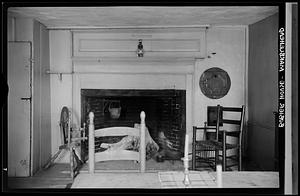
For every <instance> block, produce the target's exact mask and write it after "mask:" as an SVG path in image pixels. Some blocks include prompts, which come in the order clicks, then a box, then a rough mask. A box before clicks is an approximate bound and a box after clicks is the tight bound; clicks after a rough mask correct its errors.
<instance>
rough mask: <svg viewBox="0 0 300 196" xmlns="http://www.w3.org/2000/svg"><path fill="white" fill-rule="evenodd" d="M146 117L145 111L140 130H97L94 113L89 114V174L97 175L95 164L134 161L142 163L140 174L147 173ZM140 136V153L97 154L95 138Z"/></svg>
mask: <svg viewBox="0 0 300 196" xmlns="http://www.w3.org/2000/svg"><path fill="white" fill-rule="evenodd" d="M145 117H146V114H145V112H144V111H142V112H141V113H140V118H141V126H140V129H137V128H133V127H109V128H102V129H97V130H95V127H94V113H93V112H90V113H89V141H88V149H89V150H88V151H89V155H88V157H89V158H88V162H89V163H88V167H89V173H90V174H93V173H95V162H98V161H108V160H134V161H138V162H139V163H140V172H145V166H146V141H145V129H146V125H145ZM125 135H131V136H139V137H140V149H139V152H136V151H131V150H120V149H118V150H105V151H102V152H97V153H95V137H105V136H125Z"/></svg>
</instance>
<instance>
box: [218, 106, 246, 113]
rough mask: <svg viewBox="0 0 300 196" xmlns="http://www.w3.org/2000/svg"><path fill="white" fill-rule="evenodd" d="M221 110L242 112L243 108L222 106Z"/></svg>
mask: <svg viewBox="0 0 300 196" xmlns="http://www.w3.org/2000/svg"><path fill="white" fill-rule="evenodd" d="M222 111H226V112H242V111H243V108H233V107H222Z"/></svg>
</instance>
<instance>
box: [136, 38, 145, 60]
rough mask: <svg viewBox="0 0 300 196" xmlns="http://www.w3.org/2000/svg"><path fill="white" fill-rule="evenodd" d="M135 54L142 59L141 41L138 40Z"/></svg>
mask: <svg viewBox="0 0 300 196" xmlns="http://www.w3.org/2000/svg"><path fill="white" fill-rule="evenodd" d="M136 53H137V56H138V57H143V56H144V49H143V43H142V40H141V39H139V44H138V48H137V51H136Z"/></svg>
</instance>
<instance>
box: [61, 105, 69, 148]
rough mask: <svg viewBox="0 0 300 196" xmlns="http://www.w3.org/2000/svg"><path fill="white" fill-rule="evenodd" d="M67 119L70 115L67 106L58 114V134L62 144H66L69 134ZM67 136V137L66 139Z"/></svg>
mask: <svg viewBox="0 0 300 196" xmlns="http://www.w3.org/2000/svg"><path fill="white" fill-rule="evenodd" d="M69 119H70V115H69V109H68V108H67V107H63V109H62V110H61V114H60V123H59V126H60V134H61V135H62V140H61V141H62V142H63V145H65V144H67V142H69V141H68V139H69V137H68V135H69V133H68V132H69V126H70V125H69ZM67 137H68V139H67Z"/></svg>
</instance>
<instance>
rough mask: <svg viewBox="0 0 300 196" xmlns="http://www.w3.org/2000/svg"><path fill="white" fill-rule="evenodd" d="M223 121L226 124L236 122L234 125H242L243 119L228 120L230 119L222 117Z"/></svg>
mask: <svg viewBox="0 0 300 196" xmlns="http://www.w3.org/2000/svg"><path fill="white" fill-rule="evenodd" d="M221 122H223V123H225V124H234V125H240V124H241V121H240V120H228V119H222V120H221Z"/></svg>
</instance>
